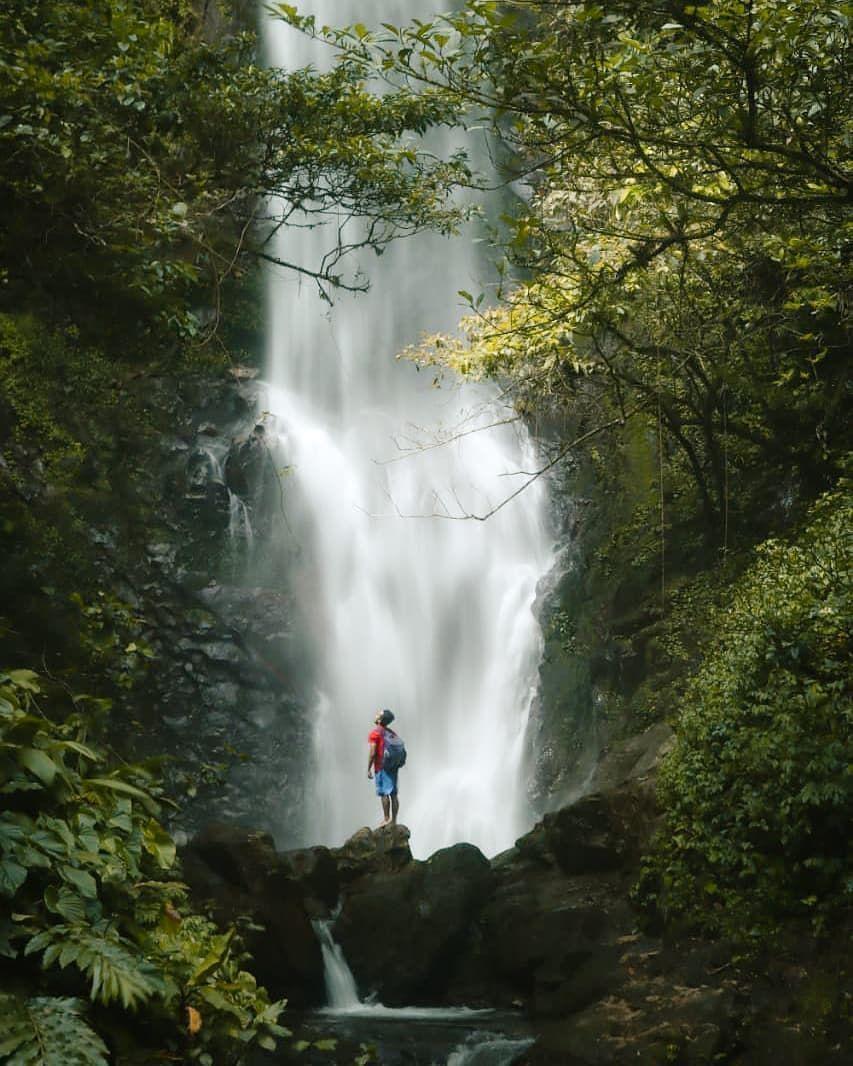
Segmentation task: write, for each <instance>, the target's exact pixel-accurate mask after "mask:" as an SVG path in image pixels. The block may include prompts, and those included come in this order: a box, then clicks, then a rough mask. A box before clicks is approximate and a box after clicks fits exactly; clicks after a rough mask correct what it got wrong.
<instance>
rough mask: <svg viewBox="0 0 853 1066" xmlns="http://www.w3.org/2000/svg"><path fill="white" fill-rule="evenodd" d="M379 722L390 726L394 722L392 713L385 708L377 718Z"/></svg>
mask: <svg viewBox="0 0 853 1066" xmlns="http://www.w3.org/2000/svg"><path fill="white" fill-rule="evenodd" d="M379 720H380V722H381V723H382V724H383V725H390V724H391V723H392V722H393V721H394V712H393V711H389V710H388V708H387V707H386V708H385V710H384V711H383V712H382V714H381V715H380V716H379Z"/></svg>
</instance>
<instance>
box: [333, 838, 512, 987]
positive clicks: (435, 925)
mask: <svg viewBox="0 0 853 1066" xmlns="http://www.w3.org/2000/svg"><path fill="white" fill-rule="evenodd" d="M491 887H492V873H491V868H490V866H489V863H488V860H487V859H486V858H485V857H484V856H483V854H482V853H481V852H480V851H479V850H478V849H477V848H475V847H474V846H473V845H472V844H457V845H455V846H454V847H451V848H444V849H443V850H441V851H438V852H436V853H435V855H433V856H432V857H431V858H430V859H429V860H427V861H426V862H410V863H408V864H407V865H405V866H402V867H401V868H399V869H397V870H385V871H383V872H379V873H372V874H368V875H365V876H363V877H361V878H359V879H358V880H355V881H353V882H352V883H351V884H350V885H349V886H348V887H347V888H346V889H345V892H344V897H343V904H342V910H341V914H340V917H339V918H338V920H337V922H336V923H335V927H334V936H335V939H336V940H337V941H338V943H339V944H340V945H341V947H342V949H343V952H344V955H345V956H346V959H347V961H348V963H349V965H350V968H351V969H352V971H353V974H354V976H355V978H356V981H357V983H358V986H359V991H360V993H361V995H362V996H365V995H367V994H368V993H376V994H377V995H378V997H379V998H380V999H381V1001H382V1002H383V1003H385V1004H387V1005H391V1006H394V1005H403V1004H413V1003H430V1002H436V1001H441V999H442V998H443V996H444V994H445V990H446V985H447V981H448V978H449V975H450V973H451V971H452V969H453V967H454V964H455V963H456V960H457V958H458V957H459V956H460V955H461V953H462V952H463V950H464V948H465V946H466V944H467V942H468V938H469V935H470V932H471V927H472V924H473V922H474V920H475V918H476V916H477V914H478V913H479V911H480V909H481V908H482V906H483V904H484V902H485V900H486V899H487V898H488V896H489V894H490V892H491Z"/></svg>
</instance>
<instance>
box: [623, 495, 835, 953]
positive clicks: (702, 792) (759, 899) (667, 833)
mask: <svg viewBox="0 0 853 1066" xmlns="http://www.w3.org/2000/svg"><path fill="white" fill-rule="evenodd" d="M851 510H853V508H851V502H850V498H849V496H846V495H843V494H841V493H836V494H830V495H827V496H825V497H823V498H822V499H821V501H820V502H819V504H818V505H817V506H816V508H815V510H814V512H813V514H812V517H811V521H810V524H809V525H808V526H807V527H806V528H805V529H804V530H803V532H802V533H801V534H800V535H799V536H798V537H797V538H796V539H795V540H793V541H792V542H791V543H783V542H779V541H768V542H766V543H765V544H764V545H762V546H761V548H759V550H758V559H757V562H756V564H755V565H754V566H753V568H752V569H751V570H750V571H749V572H748V573H747V574H746V576H745V577H744V579H743V580H742V581H741V582H740V583H739V585H737V586H736V587H735V590H734V592H733V594H732V597H731V601H730V602H729V604H728V605H727V606H726V608H725V609H724V610H722V611H721V612H720V613H719V616H718V618H717V643H716V647H715V648H713V650H712V651H711V652H710V653H709V654H708V656H707V657H706V659H705V662H704V664H703V666H702V667H701V669H700V670H699V671H698V673H697V674H696V675H695V676H694V678H693V680H692V681H691V683H690V684H689V686H688V688H687V692H686V695H685V700H684V706H683V710H682V712H681V715H680V718H679V720H678V723H677V734H678V739H677V744H676V746H675V749H674V750H673V752H672V754H671V755H670V757H669V758H668V760H667V761H666V762H665V765H664V766H663V768H662V772H661V777H660V798H661V801H662V806H663V809H664V812H665V814H664V827H663V831H662V832H661V833H660V835H659V837H658V839H657V841H656V844H655V847H654V851H653V854H652V855H651V857H650V859H649V860H648V864H647V866H646V869H645V871H644V875H643V880H642V882H641V885H640V887H639V892H638V894H639V896H640V898H641V899H643V900H644V901H645V902H646V903H647V904H648V903H654V904H655V905H656V906H657V907H658V908H659V910H660V911H662V912H663V914H664V915H665V916H666V917H667V918H669V919H681V920H684V919H686V920H687V921H688V922H689V923H691V924H694V925H696V926H699V927H700V928H703V929H704V930H705V931H709V932H720V933H724V934H726V935H729V936H732V937H734V938H735V939H737V940H740V941H749V940H753V941H755V940H758V939H761V938H764V937H766V936H767V935H768V934H771V933H772V932H773V931H774V929H775V928H776V927H777V926H778V924H779V922H780V920H782V919H783V918H785V917H789V916H792V915H809V914H810V915H812V916H813V919H814V923H815V926H816V928H817V929H818V930H820V929H822V928H824V927H826V925H827V923H828V922H830V921H831V919H832V917H833V916H834V915H835V914H836V913H837V912H838V911H839V910H840V909H841V908H843V906H844V905H845V903H849V898H850V893H851V889H853V882H851V880H850V869H851V867H850V861H849V860H850V838H849V834H848V832H847V830H848V828H849V824H850V821H849V820H850V813H851V806H852V805H851V791H852V790H851V781H852V780H853V775H851V751H850V735H851V724H853V723H852V722H851V718H853V715H852V714H851V702H850V681H851V675H850V664H849V656H850V629H849V618H850V569H849V552H848V550H847V547H848V543H849V532H848V531H849V529H850V519H851Z"/></svg>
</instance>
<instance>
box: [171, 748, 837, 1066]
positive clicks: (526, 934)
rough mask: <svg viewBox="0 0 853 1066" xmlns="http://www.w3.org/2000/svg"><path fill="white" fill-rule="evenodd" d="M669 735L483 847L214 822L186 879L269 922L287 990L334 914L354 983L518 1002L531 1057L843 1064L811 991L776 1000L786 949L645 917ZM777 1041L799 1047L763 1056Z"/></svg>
mask: <svg viewBox="0 0 853 1066" xmlns="http://www.w3.org/2000/svg"><path fill="white" fill-rule="evenodd" d="M670 742H671V734H670V733H669V731H668V730H667V729H665V728H661V727H654V729H653V730H649V731H648V732H647V734H646V735H644V737H642V738H634V739H632V740H631V741H629V742H626V743H625V744H622V745H619V746H614V749H613V751H612V752H611V753H610V755H609V756H608V757H607V759H605V761H604V763H603V764H602V773H601V774H600V775H599V781H601V782H602V783H603V784H605V787H604V788H603V789H602V790H601V791H599V792H596V793H593V794H590V795H586V796H582V797H581V798H579V799H577V800H576V801H575V802H574V803H570V804H568V805H567V806H565V807H563V808H561V809H560V810H557V811H553V812H551V813H549V814H547V815H545V817H544V818H543V819H542V821H541V822H539V823H538V824H537V825H536V826H535V827H534V828H533V829H532V830H531V831H530V832H529V833H527V834H525V836H523V837H521V838H520V839H519V840H518V841H517V842H516V844H515V846H514V847H512V848H510V849H509V850H508V851H505V852H504V853H502V854H501V855H498V856H496V857H495V858H494V859H492V860H491V862H489V861H487V859H486V858H485V857H484V856H483V855H482V854H481V853H480V852H479V851H478V849H477V848H475V847H473V846H472V845H470V844H457V845H455V846H453V847H449V848H444V849H442V850H441V851H438V852H436V853H435V854H434V855H433V856H431V857H430V858H429V859H428V860H426V861H418V860H415V859H413V858H412V855H411V851H410V849H409V830H408V829H407V828H406V827H404V826H395V827H387V828H384V829H379V830H376V831H371V830H370V829H366V828H365V829H361V830H359V831H358V832H357V833H355V834H354V835H353V836H352V837H351V838H350V839H349V840H348V841H347V842H346V844H344V845H343V846H342V847H340V848H332V849H329V848H321V847H316V848H307V849H302V850H299V851H290V852H285V853H283V854H279V853H276V852H275V850H274V848H273V847H272V842H271V840H270V838H269V837H266V836H264V835H263V834H252V833H251V832H250V831H248V830H241V829H235V828H233V827H231V828H228V827H223V826H214V827H211V828H209V829H208V830H207V831H205V832H204V833H202V834H200V835H199V836H198V837H196V838H195V839H194V840H193V842H192V843H191V845H190V846H189V847H188V848H187V849H186V850H185V852H184V866H185V876H186V879H187V880H188V881H189V883H190V884H191V886H192V887H193V890H194V892H195V893H196V894H197V895H201V896H202V897H204V898H208V897H211V896H212V897H213V899H214V901H215V909H216V912H217V913H218V914H219V915H220V916H221V917H223V918H233V917H234V916H235V915H237V914H246V913H248V914H251V915H252V916H253V917H254V919H255V920H256V921H258V922H260V923H262V924H264V925H265V926H266V932H264V933H259V934H256V938H255V939H254V940H253V941H252V942H250V947H251V948H252V949H253V950H254V951H255V952H259V955H258V956H257V958H258V966H257V969H258V972H259V974H260V976H261V977H262V978H263V979H264V980H265V981H266V982H267V983H268V984H269V986H270V987H271V989H272V990H273V991H274V992H275V993H276V994H280V995H281V994H283V995H286V996H288V997H289V999H290V1000H291V1002H293V1003H297V1004H301V1005H311V1004H319V1003H320V1002H322V996H323V989H322V968H321V965H320V962H319V958H318V953H317V951H316V950H315V948H314V947H311V946H310V945H309V943H308V940H309V934H310V932H311V926H310V919H311V918H324V919H326V920H328V919H330V918H334V922H333V928H332V932H333V936H334V938H335V939H336V941H337V942H338V943H339V944H340V946H341V948H342V949H343V952H344V955H345V957H346V959H347V962H348V964H349V966H350V968H351V970H352V972H353V974H354V976H355V978H356V982H357V984H358V988H359V993H360V995H361V997H362V998H365V997H367V996H368V995H371V994H375V995H376V996H377V997H378V998H379V999H380V1000H381V1001H382V1002H383V1003H384V1004H386V1005H388V1006H399V1005H411V1004H417V1005H421V1006H423V1005H435V1006H462V1005H465V1006H469V1007H499V1008H506V1009H520V1010H523V1011H524V1012H525V1013H526V1015H527V1016H528V1018H530V1019H531V1020H532V1021H533V1024H534V1027H535V1030H536V1032H537V1033H538V1039H537V1041H536V1043H535V1045H534V1046H533V1047H532V1048H531V1049H530V1050H528V1051H525V1052H524V1053H523V1056H522V1058H521V1062H523V1063H524V1064H525V1066H605V1064H612V1066H620V1064H622V1063H626V1062H638V1063H644V1064H648V1066H651V1064H664V1063H682V1064H686V1066H692V1064H705V1063H708V1064H710V1063H713V1062H731V1063H737V1064H738V1066H747V1063H750V1064H751V1063H753V1062H762V1063H763V1062H767V1063H768V1064H769V1063H770V1062H771V1058H772V1061H773V1062H774V1064H775V1063H778V1064H780V1066H781V1064H783V1063H786V1062H790V1063H791V1064H792V1066H793V1064H794V1062H796V1063H798V1064H799V1063H804V1064H805V1063H814V1064H815V1066H817V1063H820V1064H821V1066H824V1063H826V1064H831V1063H838V1064H839V1066H840V1064H841V1063H842V1062H843V1061H844V1059H843V1057H840V1056H841V1055H842V1051H841V1049H842V1046H843V1041H838V1042H837V1043H833V1042H832V1041H829V1040H827V1039H825V1038H824V1036H821V1037H818V1036H816V1035H815V1034H814V1033H811V1034H810V1035H804V1033H803V1031H802V1030H803V1026H802V1025H801V1024H800V1021H799V1017H800V1015H798V1013H797V1012H798V1011H800V1007H802V1004H803V1003H806V1004H808V1003H810V1002H811V1001H812V999H813V997H814V994H815V993H814V989H811V986H809V990H808V991H807V992H804V993H803V995H802V997H800V998H797V997H796V996H794V995H793V994H792V993H790V992H789V998H788V999H787V1000H786V999H785V998H784V997H783V998H780V999H779V1000H778V1001H777V1000H774V998H773V997H774V996H778V995H779V992H780V989H781V988H782V986H783V985H784V983H785V982H790V981H791V980H792V978H791V976H790V974H789V973H788V971H787V970H785V969H784V967H781V964H780V965H779V966H776V967H775V968H774V967H773V966H772V965H770V966H769V969H768V973H767V974H766V975H764V976H763V977H761V979H760V980H759V979H758V978H757V977H756V975H755V974H754V973H745V972H744V971H738V970H737V969H736V967H735V964H734V963H733V960H732V957H731V949H730V947H729V945H727V944H726V943H723V942H718V943H713V944H709V943H707V942H703V941H701V940H693V939H689V938H685V937H682V938H681V939H679V940H678V942H677V943H669V942H666V941H665V940H663V939H661V938H660V937H657V936H654V935H651V934H649V933H648V932H645V931H643V930H642V929H641V928H640V926H639V921H638V915H637V914H636V913H635V911H634V910H633V909H632V907H631V905H630V902H629V899H630V889H631V886H632V885H633V883H634V881H635V879H636V874H637V862H638V858H639V856H640V854H641V853H642V850H643V848H644V846H645V845H646V844H647V843H648V840H649V836H650V834H651V832H652V831H653V829H654V825H655V807H654V789H653V778H652V775H653V771H654V768H655V765H656V762H657V758H658V757H659V756H660V754H661V753H662V752H664V751H666V750H667V749H668V747H669V745H670ZM656 753H657V754H656ZM638 767H639V769H638ZM315 946H316V942H315ZM831 965H835V964H834V963H833V964H831ZM826 966H827V963H826V958H825V957H822V959H821V971H820V972H825V969H826ZM837 969H838V971H839V973H841V971H842V969H843V967H842V964H841V962H840V960H839V961H838V965H837ZM788 970H790V967H788ZM786 975H787V976H786ZM806 975H807V971H806V970H805V969H804V970H803V974H802V975H801V977H800V978H799V980H800V981H801V983H802V985H803V988H805V987H806V983H807V982H806ZM810 976H813V975H810ZM812 983H813V984H814V981H813V982H812ZM819 984H820V983H819V982H818V985H815V988H817V987H818V986H819ZM836 984H837V981H836ZM786 1004H787V1005H786ZM808 1009H810V1008H808ZM800 1013H802V1012H801V1011H800ZM753 1030H754V1035H752V1034H753ZM786 1042H787V1046H790V1047H792V1048H794V1047H796V1049H797V1056H798V1057H797V1058H795V1059H794V1058H788V1059H785V1057H784V1054H782V1055H776V1056H775V1057H771V1058H768V1057H767V1056H764V1057H763V1058H762V1057H761V1055H762V1054H763V1052H762V1051H761V1048H762V1047H763V1046H764V1044H768V1046H773V1047H777V1048H778V1047H784V1046H786Z"/></svg>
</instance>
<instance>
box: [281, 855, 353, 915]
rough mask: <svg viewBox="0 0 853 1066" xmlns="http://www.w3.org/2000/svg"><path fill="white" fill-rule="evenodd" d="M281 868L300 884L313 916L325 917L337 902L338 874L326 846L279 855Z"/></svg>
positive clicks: (306, 904) (307, 906) (307, 907)
mask: <svg viewBox="0 0 853 1066" xmlns="http://www.w3.org/2000/svg"><path fill="white" fill-rule="evenodd" d="M280 861H281V866H282V869H284V870H286V871H287V873H288V876H289V877H291V878H292V879H293V880H294V881H296V882H298V883H299V885H301V887H302V891H303V896H304V899H305V906H306V909H307V910H308V913H309V914H310V915H311V917H312V918H328V917H329V914H330V913H331V912H332V911H333V910H334V908H335V907H336V905H337V902H338V894H339V892H340V875H339V873H338V866H337V863H336V862H335V858H334V855H333V854H332V852H331V851H330V850H329V848H324V847H314V848H298V849H296V850H293V851H286V852H284V854H283V855H281V856H280Z"/></svg>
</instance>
